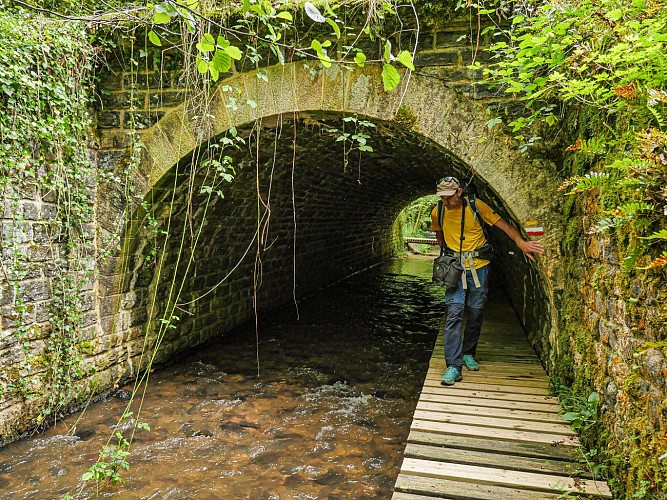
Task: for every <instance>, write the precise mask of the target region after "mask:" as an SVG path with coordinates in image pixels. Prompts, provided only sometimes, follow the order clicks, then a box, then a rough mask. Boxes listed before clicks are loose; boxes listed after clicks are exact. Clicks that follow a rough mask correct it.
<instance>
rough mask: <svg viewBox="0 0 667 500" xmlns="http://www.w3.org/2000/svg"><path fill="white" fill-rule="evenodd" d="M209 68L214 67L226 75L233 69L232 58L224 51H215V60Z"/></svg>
mask: <svg viewBox="0 0 667 500" xmlns="http://www.w3.org/2000/svg"><path fill="white" fill-rule="evenodd" d="M209 66H212V67H213V68H215V70H216V71H218V72H220V73H226V72H227V71H229V68H231V67H232V58H231V57H230V56H229V54H227V52H226V51H225V50H224V49H218V50H216V51H215V54H214V55H213V60H212V61H211V64H210V65H209Z"/></svg>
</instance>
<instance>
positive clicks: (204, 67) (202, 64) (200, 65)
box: [197, 57, 208, 75]
mask: <svg viewBox="0 0 667 500" xmlns="http://www.w3.org/2000/svg"><path fill="white" fill-rule="evenodd" d="M197 71H199V72H200V73H201V74H202V75H203V74H205V73H206V72H207V71H208V63H207V62H206V61H204V60H203V59H200V58H199V57H198V58H197Z"/></svg>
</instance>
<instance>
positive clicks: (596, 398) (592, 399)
mask: <svg viewBox="0 0 667 500" xmlns="http://www.w3.org/2000/svg"><path fill="white" fill-rule="evenodd" d="M588 402H589V403H590V404H591V405H593V406H597V405H598V403H600V395H599V394H598V393H597V392H591V394H590V396H588Z"/></svg>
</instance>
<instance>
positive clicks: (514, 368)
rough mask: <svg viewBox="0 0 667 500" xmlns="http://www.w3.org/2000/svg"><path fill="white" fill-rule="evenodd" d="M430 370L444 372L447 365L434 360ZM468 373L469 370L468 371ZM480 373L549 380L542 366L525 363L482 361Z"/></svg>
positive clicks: (442, 361)
mask: <svg viewBox="0 0 667 500" xmlns="http://www.w3.org/2000/svg"><path fill="white" fill-rule="evenodd" d="M429 368H431V369H433V368H435V369H438V370H442V372H443V373H444V371H445V370H446V369H447V365H446V363H445V361H444V360H440V359H437V360H432V361H431V362H430V364H429ZM466 371H467V370H466ZM478 373H488V374H494V375H497V376H499V377H501V376H505V377H512V376H514V377H522V378H528V377H531V376H532V377H538V378H539V379H540V380H547V377H546V373H545V372H544V368H542V365H539V364H537V363H533V364H532V366H530V365H529V366H526V364H525V363H521V364H513V363H509V362H496V361H487V362H484V361H480V369H479V372H478Z"/></svg>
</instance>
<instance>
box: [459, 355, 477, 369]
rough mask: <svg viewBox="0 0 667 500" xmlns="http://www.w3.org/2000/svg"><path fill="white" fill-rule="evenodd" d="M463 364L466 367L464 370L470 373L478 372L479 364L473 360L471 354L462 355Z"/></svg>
mask: <svg viewBox="0 0 667 500" xmlns="http://www.w3.org/2000/svg"><path fill="white" fill-rule="evenodd" d="M463 364H464V365H466V368H467V369H468V370H470V371H471V372H476V371H477V370H479V363H478V362H477V361H475V358H474V357H473V355H472V354H464V355H463Z"/></svg>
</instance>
